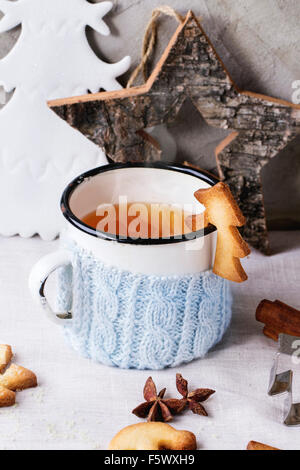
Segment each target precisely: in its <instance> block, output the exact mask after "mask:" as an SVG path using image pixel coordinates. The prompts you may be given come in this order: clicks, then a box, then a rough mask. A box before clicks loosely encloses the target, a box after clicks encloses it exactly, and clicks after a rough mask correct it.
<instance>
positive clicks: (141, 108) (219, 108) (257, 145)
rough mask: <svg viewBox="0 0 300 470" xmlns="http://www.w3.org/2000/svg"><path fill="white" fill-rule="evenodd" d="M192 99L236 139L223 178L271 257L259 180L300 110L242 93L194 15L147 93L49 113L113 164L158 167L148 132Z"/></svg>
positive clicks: (297, 128)
mask: <svg viewBox="0 0 300 470" xmlns="http://www.w3.org/2000/svg"><path fill="white" fill-rule="evenodd" d="M188 98H189V99H191V101H192V102H193V104H194V106H195V107H196V108H197V109H198V111H199V112H200V113H201V114H202V115H203V117H204V119H205V120H206V121H207V123H208V124H209V125H211V126H213V127H218V128H223V129H229V130H231V131H232V133H231V134H230V135H229V136H228V137H227V138H226V139H225V140H224V141H223V142H222V143H221V144H220V145H219V146H218V148H217V149H216V158H217V164H218V169H219V176H220V178H221V179H223V180H224V181H226V182H227V183H228V184H229V186H230V188H231V190H232V192H233V194H234V196H235V198H236V200H237V202H238V204H239V206H240V208H241V210H242V211H243V213H244V215H245V217H246V220H247V223H246V225H245V227H244V229H243V235H244V237H245V238H246V240H247V241H248V242H249V243H250V244H251V245H252V246H254V247H256V248H258V249H260V250H261V251H263V252H264V253H268V251H269V240H268V234H267V226H266V218H265V210H264V204H263V193H262V185H261V177H260V172H261V169H262V167H263V166H264V165H265V164H266V163H268V161H269V160H270V159H271V158H272V157H274V156H275V155H276V154H277V153H278V152H280V150H282V149H283V148H284V147H285V146H286V145H287V144H288V143H289V142H290V141H291V140H293V139H294V138H295V137H296V135H297V134H299V133H300V106H296V105H293V104H291V103H288V102H285V101H282V100H276V99H273V98H270V97H267V96H263V95H258V94H255V93H251V92H244V91H240V90H238V88H237V87H236V86H235V84H234V83H233V81H232V80H231V78H230V76H229V74H228V72H227V71H226V69H225V67H224V65H223V64H222V61H221V60H220V58H219V57H218V55H217V53H216V51H215V50H214V48H213V46H212V44H211V43H210V41H209V39H208V37H207V36H206V34H205V32H204V31H203V29H202V27H201V25H200V24H199V23H198V21H197V19H196V18H195V16H194V15H193V13H192V12H189V13H188V15H187V17H186V20H185V22H184V23H183V24H182V25H180V26H179V27H178V29H177V31H176V33H175V34H174V36H173V38H172V39H171V41H170V43H169V45H168V47H167V49H166V51H165V52H164V54H163V56H162V58H161V60H160V61H159V63H158V64H157V66H156V68H155V69H154V71H153V73H152V74H151V76H150V78H149V80H148V81H147V83H146V84H145V85H143V86H140V87H134V88H131V89H129V90H128V89H127V90H120V91H117V92H104V93H98V94H94V95H86V96H82V97H79V98H75V99H74V98H69V99H66V100H57V101H54V102H51V103H50V106H52V107H53V109H54V111H55V112H56V113H57V114H58V115H59V116H60V117H62V118H63V119H65V120H66V121H67V122H68V123H69V124H70V125H72V126H73V127H75V128H76V129H78V130H79V131H80V132H82V133H83V134H84V135H85V136H86V137H87V138H89V139H91V140H92V141H93V142H94V143H95V144H97V145H99V146H100V147H101V148H102V149H103V150H104V151H105V152H106V154H107V156H108V157H110V158H111V159H112V160H114V161H116V162H125V161H155V160H158V159H159V158H160V150H159V147H158V146H157V144H156V143H155V141H153V139H150V138H149V137H147V136H146V135H145V133H144V132H142V131H143V129H145V128H148V127H152V126H156V125H159V124H162V123H168V122H172V121H174V120H175V119H176V116H177V114H178V113H179V110H180V108H181V106H182V105H183V103H184V102H185V100H186V99H188Z"/></svg>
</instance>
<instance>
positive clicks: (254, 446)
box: [247, 441, 279, 450]
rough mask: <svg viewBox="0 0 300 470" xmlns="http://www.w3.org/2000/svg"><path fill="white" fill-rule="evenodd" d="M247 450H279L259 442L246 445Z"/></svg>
mask: <svg viewBox="0 0 300 470" xmlns="http://www.w3.org/2000/svg"><path fill="white" fill-rule="evenodd" d="M247 450H279V449H277V448H276V447H271V446H267V445H266V444H262V443H261V442H256V441H250V442H249V444H248V445H247Z"/></svg>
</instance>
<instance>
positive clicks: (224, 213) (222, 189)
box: [195, 183, 250, 282]
mask: <svg viewBox="0 0 300 470" xmlns="http://www.w3.org/2000/svg"><path fill="white" fill-rule="evenodd" d="M195 197H196V199H197V200H198V201H199V202H200V203H201V204H203V205H204V207H205V209H206V210H205V212H206V217H207V220H208V221H209V223H211V224H212V225H214V226H215V227H217V229H218V241H217V248H216V256H215V262H214V267H213V272H214V273H215V274H217V275H218V276H221V277H223V278H225V279H229V280H230V281H234V282H243V281H246V279H247V278H248V276H247V274H246V273H245V271H244V269H243V267H242V265H241V262H240V258H244V257H245V256H247V255H249V253H250V249H249V247H248V245H247V243H246V242H245V241H244V240H243V238H242V236H241V235H240V232H239V230H238V228H237V227H241V226H242V225H244V224H245V218H244V216H243V214H242V212H241V211H240V209H239V207H238V205H237V203H236V202H235V200H234V197H233V196H232V194H231V191H230V189H229V187H228V186H227V184H225V183H217V184H216V185H215V186H212V187H211V188H209V189H199V190H198V191H196V192H195Z"/></svg>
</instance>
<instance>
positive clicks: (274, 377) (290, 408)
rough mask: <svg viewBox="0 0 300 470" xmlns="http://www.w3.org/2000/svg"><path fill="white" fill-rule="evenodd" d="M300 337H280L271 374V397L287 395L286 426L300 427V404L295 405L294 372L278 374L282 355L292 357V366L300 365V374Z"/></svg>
mask: <svg viewBox="0 0 300 470" xmlns="http://www.w3.org/2000/svg"><path fill="white" fill-rule="evenodd" d="M299 351H300V337H298V336H290V335H286V334H283V333H281V334H280V335H279V336H278V351H277V353H276V356H275V359H274V364H273V367H272V369H271V374H270V385H269V390H268V394H269V395H271V396H274V395H279V394H281V393H287V398H286V401H285V406H284V421H283V423H284V424H285V425H286V426H300V403H293V370H291V369H290V370H286V371H284V372H280V373H277V371H278V366H279V359H280V355H281V354H287V355H289V356H291V364H293V365H295V364H296V365H299V373H300V360H299V356H300V354H299Z"/></svg>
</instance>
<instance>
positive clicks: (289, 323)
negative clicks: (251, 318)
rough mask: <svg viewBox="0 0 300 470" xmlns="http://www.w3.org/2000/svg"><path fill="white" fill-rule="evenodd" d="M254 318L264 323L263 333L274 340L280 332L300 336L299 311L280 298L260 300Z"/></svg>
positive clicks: (276, 339)
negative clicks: (272, 300)
mask: <svg viewBox="0 0 300 470" xmlns="http://www.w3.org/2000/svg"><path fill="white" fill-rule="evenodd" d="M256 320H257V321H259V322H261V323H264V324H265V327H264V330H263V332H264V334H265V335H266V336H268V337H269V338H271V339H273V340H274V341H278V335H279V334H280V333H285V334H287V335H291V336H299V337H300V311H299V310H296V309H295V308H293V307H291V306H289V305H287V304H284V303H283V302H280V300H275V301H274V302H271V301H270V300H266V299H264V300H262V301H261V302H260V304H259V305H258V307H257V309H256Z"/></svg>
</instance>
